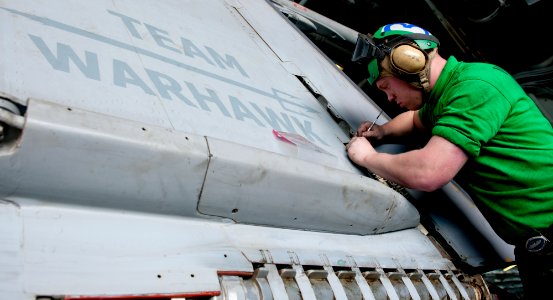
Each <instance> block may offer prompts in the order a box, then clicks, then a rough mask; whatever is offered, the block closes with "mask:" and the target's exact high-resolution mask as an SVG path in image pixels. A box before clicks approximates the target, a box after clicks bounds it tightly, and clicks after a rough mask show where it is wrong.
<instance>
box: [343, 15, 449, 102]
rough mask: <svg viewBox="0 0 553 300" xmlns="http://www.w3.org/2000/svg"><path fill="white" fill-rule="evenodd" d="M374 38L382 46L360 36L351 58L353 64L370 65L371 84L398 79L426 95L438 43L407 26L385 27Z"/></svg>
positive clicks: (424, 32)
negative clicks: (381, 41)
mask: <svg viewBox="0 0 553 300" xmlns="http://www.w3.org/2000/svg"><path fill="white" fill-rule="evenodd" d="M420 32H423V33H420ZM374 37H375V38H376V37H378V38H379V39H380V40H383V43H380V44H377V43H376V42H375V40H374V39H373V38H372V37H370V36H368V35H364V34H359V36H358V38H357V43H356V47H355V51H354V54H353V57H352V61H354V62H358V63H367V64H368V69H369V78H368V81H369V83H371V84H373V83H374V82H375V81H376V80H378V78H380V77H381V76H396V77H398V78H400V79H402V80H404V81H406V82H409V83H410V84H412V85H413V86H415V87H417V88H423V89H424V90H425V91H427V90H428V76H429V73H430V72H429V62H430V60H431V59H432V56H433V55H434V53H435V52H434V51H432V50H433V49H435V48H436V47H438V45H439V41H438V39H437V38H435V37H434V36H433V35H431V34H430V33H429V32H428V31H426V30H424V29H422V28H420V27H418V26H415V25H411V24H407V23H396V24H390V25H386V26H383V27H381V28H380V29H379V30H378V31H377V33H375V35H374ZM429 50H430V52H427V51H429ZM386 57H388V58H389V59H385V58H386Z"/></svg>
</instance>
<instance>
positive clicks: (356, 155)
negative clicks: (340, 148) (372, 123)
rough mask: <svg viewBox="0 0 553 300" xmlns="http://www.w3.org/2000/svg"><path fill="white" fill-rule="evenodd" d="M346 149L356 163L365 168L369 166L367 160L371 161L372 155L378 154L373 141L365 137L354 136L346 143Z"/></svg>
mask: <svg viewBox="0 0 553 300" xmlns="http://www.w3.org/2000/svg"><path fill="white" fill-rule="evenodd" d="M373 129H374V127H373ZM371 131H372V130H371ZM346 151H347V152H348V156H349V158H350V159H351V160H352V161H353V162H354V163H356V164H357V165H360V166H362V167H365V168H366V167H367V166H366V162H368V161H370V157H371V156H373V155H375V154H377V152H376V150H374V148H373V146H372V145H371V143H369V141H368V140H367V139H366V138H365V137H357V136H355V137H353V138H352V139H351V141H349V143H348V144H347V145H346Z"/></svg>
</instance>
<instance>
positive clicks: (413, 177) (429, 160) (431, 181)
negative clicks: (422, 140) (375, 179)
mask: <svg viewBox="0 0 553 300" xmlns="http://www.w3.org/2000/svg"><path fill="white" fill-rule="evenodd" d="M346 149H347V151H348V155H349V157H350V158H351V160H352V161H353V162H355V163H356V164H358V165H360V166H363V167H365V168H367V169H369V170H371V171H372V172H374V173H375V174H377V175H379V176H381V177H383V178H384V179H387V180H390V181H392V182H395V183H398V184H400V185H402V186H405V187H407V188H413V189H418V190H423V191H434V190H436V189H438V188H440V187H442V186H444V185H445V184H447V183H448V182H449V181H451V180H452V179H453V178H454V177H455V175H456V174H457V173H458V172H459V170H460V169H461V168H462V167H463V165H464V164H465V163H466V162H467V160H468V156H467V155H466V154H465V152H464V151H463V150H462V149H461V148H459V147H457V146H456V145H455V144H453V143H451V142H450V141H448V140H446V139H444V138H442V137H439V136H432V138H430V140H429V141H428V143H427V144H426V146H424V148H421V149H417V150H412V151H408V152H405V153H400V154H387V153H379V152H377V151H376V150H375V149H374V148H373V147H372V145H371V144H370V143H369V141H367V139H366V138H364V137H354V138H353V139H352V140H351V141H350V143H349V144H348V146H347V148H346Z"/></svg>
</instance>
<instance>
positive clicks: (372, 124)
mask: <svg viewBox="0 0 553 300" xmlns="http://www.w3.org/2000/svg"><path fill="white" fill-rule="evenodd" d="M383 111H384V110H380V112H379V113H378V116H376V119H374V121H373V122H372V123H371V126H369V129H367V131H371V129H373V126H374V124H375V123H376V120H378V118H379V117H380V115H381V114H382V112H383Z"/></svg>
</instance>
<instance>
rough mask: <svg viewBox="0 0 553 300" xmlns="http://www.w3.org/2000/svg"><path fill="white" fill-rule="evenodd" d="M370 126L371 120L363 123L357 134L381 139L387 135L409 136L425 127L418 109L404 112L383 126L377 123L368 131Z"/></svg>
mask: <svg viewBox="0 0 553 300" xmlns="http://www.w3.org/2000/svg"><path fill="white" fill-rule="evenodd" d="M369 126H370V123H369V122H364V123H363V124H361V126H359V128H358V129H357V136H364V137H367V138H374V139H377V140H380V139H382V138H385V137H390V138H396V137H402V136H407V135H410V134H412V133H413V132H415V131H416V130H422V129H423V126H422V122H421V121H420V118H419V111H418V110H417V111H406V112H403V113H401V114H399V115H397V116H396V117H395V118H393V119H392V120H390V121H389V122H387V123H386V124H384V125H381V126H378V125H375V126H374V127H373V129H372V130H371V131H367V129H368V128H369Z"/></svg>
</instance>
